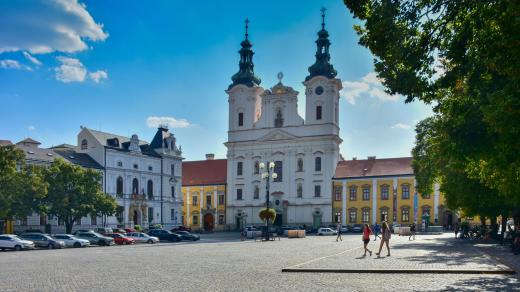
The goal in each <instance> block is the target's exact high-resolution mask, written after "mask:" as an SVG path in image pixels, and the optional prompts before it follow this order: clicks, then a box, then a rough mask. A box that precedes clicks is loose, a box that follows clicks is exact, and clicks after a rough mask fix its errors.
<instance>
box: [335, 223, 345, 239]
mask: <svg viewBox="0 0 520 292" xmlns="http://www.w3.org/2000/svg"><path fill="white" fill-rule="evenodd" d="M336 232H337V233H338V236H337V237H336V241H338V239H339V240H341V241H343V238H341V224H339V223H338V226H336Z"/></svg>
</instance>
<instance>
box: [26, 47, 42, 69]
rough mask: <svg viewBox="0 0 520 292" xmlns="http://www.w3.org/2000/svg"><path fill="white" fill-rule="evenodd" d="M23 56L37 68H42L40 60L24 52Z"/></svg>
mask: <svg viewBox="0 0 520 292" xmlns="http://www.w3.org/2000/svg"><path fill="white" fill-rule="evenodd" d="M23 56H24V57H25V58H26V59H27V60H29V61H31V63H33V64H34V65H36V66H41V65H42V62H40V60H38V59H36V58H35V57H34V56H32V55H31V54H29V53H28V52H26V51H24V52H23Z"/></svg>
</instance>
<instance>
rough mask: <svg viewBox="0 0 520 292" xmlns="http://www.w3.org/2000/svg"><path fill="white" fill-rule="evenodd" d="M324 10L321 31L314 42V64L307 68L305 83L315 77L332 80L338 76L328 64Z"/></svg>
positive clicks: (328, 42) (327, 34) (327, 37)
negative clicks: (307, 74) (315, 48)
mask: <svg viewBox="0 0 520 292" xmlns="http://www.w3.org/2000/svg"><path fill="white" fill-rule="evenodd" d="M325 10H326V9H325V8H321V30H320V31H319V32H318V40H316V45H317V51H316V62H314V64H313V65H312V66H310V67H309V76H307V78H305V81H307V80H309V79H311V78H312V77H315V76H325V77H327V78H334V77H336V75H337V74H338V72H336V70H335V69H334V66H332V64H331V63H330V54H329V46H330V41H329V33H328V32H327V30H325Z"/></svg>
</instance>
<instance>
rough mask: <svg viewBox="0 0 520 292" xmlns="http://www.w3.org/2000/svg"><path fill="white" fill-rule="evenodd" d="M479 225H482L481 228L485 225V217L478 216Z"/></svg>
mask: <svg viewBox="0 0 520 292" xmlns="http://www.w3.org/2000/svg"><path fill="white" fill-rule="evenodd" d="M480 225H482V226H485V225H486V216H480Z"/></svg>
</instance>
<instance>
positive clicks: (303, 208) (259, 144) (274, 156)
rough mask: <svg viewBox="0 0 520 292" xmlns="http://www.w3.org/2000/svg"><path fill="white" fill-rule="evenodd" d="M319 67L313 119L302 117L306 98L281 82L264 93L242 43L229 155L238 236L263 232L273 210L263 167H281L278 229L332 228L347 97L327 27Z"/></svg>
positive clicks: (308, 86)
mask: <svg viewBox="0 0 520 292" xmlns="http://www.w3.org/2000/svg"><path fill="white" fill-rule="evenodd" d="M316 44H317V52H316V62H315V63H314V64H313V65H312V66H311V67H309V73H310V74H309V75H308V76H307V78H306V79H305V81H304V82H303V84H304V85H305V119H304V118H302V117H301V116H300V115H299V114H298V111H297V108H298V106H297V104H298V92H297V91H295V90H294V89H293V88H291V87H289V86H286V85H284V84H282V82H281V80H282V78H283V75H282V74H279V76H278V77H279V80H280V82H279V83H278V84H276V85H275V86H273V87H272V88H270V89H264V88H263V87H261V86H260V82H261V81H260V78H258V77H257V76H256V75H255V74H254V71H253V67H254V65H253V60H252V58H253V54H254V53H253V51H252V50H251V47H252V44H251V43H250V42H249V40H248V34H247V24H246V35H245V40H244V41H243V42H242V43H241V46H242V48H241V50H240V51H239V53H240V63H239V68H240V69H239V72H238V73H236V74H235V75H234V76H233V77H232V80H233V83H232V84H231V85H230V86H229V88H228V90H227V91H226V93H227V94H228V95H229V100H228V102H229V131H228V141H227V143H225V145H226V147H227V149H228V151H227V163H228V166H227V172H228V173H227V185H228V196H227V197H228V200H227V211H226V214H227V218H226V219H227V223H228V224H230V225H232V226H233V227H235V228H240V226H241V225H244V224H260V223H261V220H260V218H259V217H258V213H259V211H260V210H261V209H262V208H264V207H265V201H266V189H265V180H262V178H261V174H260V173H261V171H260V169H259V164H260V163H261V162H264V163H267V162H271V161H272V162H275V165H276V166H275V169H274V171H275V172H276V173H277V175H278V178H277V179H275V181H274V182H272V183H271V187H270V193H271V195H270V206H271V207H274V208H275V209H276V212H277V217H276V220H275V222H274V224H275V225H285V224H289V225H303V224H307V225H313V226H320V225H322V224H326V223H329V222H332V216H331V214H332V206H331V201H332V200H331V195H332V184H331V181H332V177H333V176H334V171H335V169H336V165H337V163H338V160H339V155H340V154H339V145H340V143H341V142H342V140H341V138H340V137H339V110H338V102H339V92H340V90H341V88H342V87H341V81H340V80H339V79H338V78H336V74H337V73H336V71H335V70H334V68H333V66H332V65H331V64H330V55H329V46H330V41H329V40H328V32H327V31H326V30H325V24H324V23H322V29H321V30H320V31H319V32H318V40H317V41H316Z"/></svg>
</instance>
